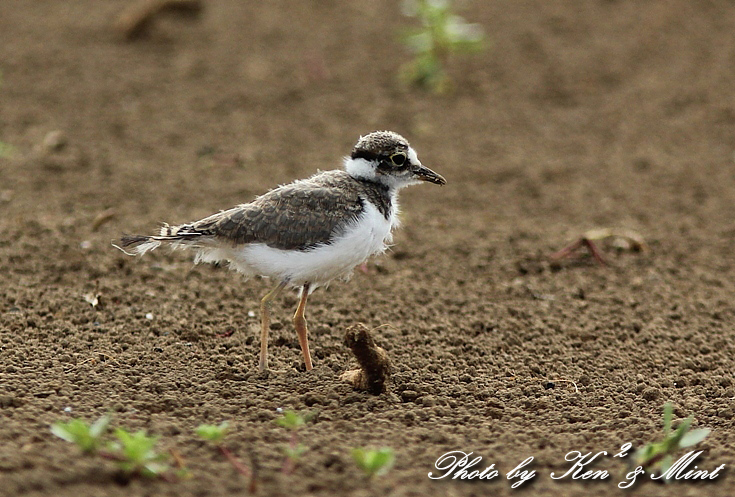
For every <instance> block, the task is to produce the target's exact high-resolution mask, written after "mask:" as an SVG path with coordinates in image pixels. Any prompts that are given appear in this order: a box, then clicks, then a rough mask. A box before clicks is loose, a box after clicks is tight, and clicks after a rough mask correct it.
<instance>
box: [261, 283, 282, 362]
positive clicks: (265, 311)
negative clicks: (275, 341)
mask: <svg viewBox="0 0 735 497" xmlns="http://www.w3.org/2000/svg"><path fill="white" fill-rule="evenodd" d="M285 286H286V282H285V281H282V282H281V283H279V284H278V286H277V287H275V288H274V289H273V290H271V291H270V292H268V293H267V294H265V297H263V299H262V300H261V301H260V363H259V364H258V367H259V368H260V370H261V371H265V370H266V369H268V332H269V331H270V329H271V312H270V303H271V300H273V299H274V298H276V297H278V296H279V295H280V294H281V292H282V291H283V289H284V288H285Z"/></svg>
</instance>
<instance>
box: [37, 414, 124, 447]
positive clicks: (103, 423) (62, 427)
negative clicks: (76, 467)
mask: <svg viewBox="0 0 735 497" xmlns="http://www.w3.org/2000/svg"><path fill="white" fill-rule="evenodd" d="M110 419H111V418H110V416H109V415H104V416H102V417H101V418H100V419H98V420H97V421H95V422H94V423H92V424H91V425H90V424H89V423H87V422H85V421H82V420H81V419H72V420H71V421H68V422H66V423H64V422H63V421H57V422H56V423H54V424H52V425H51V433H53V434H54V435H56V436H57V437H59V438H62V439H64V440H66V441H67V442H71V443H73V444H76V445H77V446H78V447H79V448H80V449H81V451H82V452H84V453H85V454H94V453H95V452H97V450H99V448H100V447H101V446H102V436H103V435H104V434H105V432H106V431H107V427H108V426H109V425H110Z"/></svg>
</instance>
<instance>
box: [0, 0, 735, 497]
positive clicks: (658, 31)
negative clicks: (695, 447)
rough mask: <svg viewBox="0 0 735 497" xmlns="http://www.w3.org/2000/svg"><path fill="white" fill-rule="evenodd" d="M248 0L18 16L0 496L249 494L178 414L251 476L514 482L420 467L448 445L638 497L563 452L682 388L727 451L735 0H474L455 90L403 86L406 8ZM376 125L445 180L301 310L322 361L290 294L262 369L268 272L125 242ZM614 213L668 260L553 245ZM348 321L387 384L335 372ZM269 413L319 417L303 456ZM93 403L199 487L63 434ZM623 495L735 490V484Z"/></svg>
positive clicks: (392, 485) (0, 223)
mask: <svg viewBox="0 0 735 497" xmlns="http://www.w3.org/2000/svg"><path fill="white" fill-rule="evenodd" d="M257 3H259V2H241V1H236V0H217V1H211V2H207V3H206V7H205V9H204V11H203V12H202V13H201V15H200V17H199V18H197V19H191V18H189V19H179V18H177V17H176V16H168V15H167V16H162V17H161V18H160V19H157V22H156V23H155V24H153V25H151V26H149V28H150V30H149V32H148V36H147V37H144V38H141V39H138V40H135V41H133V42H127V41H124V40H123V39H122V37H121V35H120V34H119V33H118V32H116V31H114V28H113V20H114V19H115V16H116V15H117V14H118V13H119V12H120V11H121V10H122V9H123V8H124V7H125V6H126V5H127V4H128V2H126V1H125V0H115V1H107V2H98V1H91V0H85V1H76V2H38V1H36V2H30V1H26V2H20V1H13V2H5V5H4V6H3V9H2V14H0V69H1V70H2V75H3V81H2V87H0V139H1V140H2V141H3V142H6V143H9V144H11V145H12V146H13V147H14V149H15V152H14V155H13V157H12V158H10V159H0V274H1V275H2V276H0V281H2V283H0V419H2V421H1V422H0V494H3V495H46V496H51V495H53V496H62V497H63V496H79V495H121V496H122V495H125V496H138V495H141V496H142V495H176V496H195V495H196V496H199V495H233V494H236V495H247V490H248V480H247V478H245V477H242V476H240V475H239V474H238V473H237V472H236V471H235V470H234V469H233V467H232V466H231V465H230V464H229V463H228V462H227V461H226V460H225V459H224V458H223V457H221V455H220V454H219V453H218V452H216V451H215V450H214V449H212V448H211V447H208V446H206V445H204V444H203V443H202V442H200V441H198V440H197V437H196V436H195V435H194V434H193V429H194V428H195V427H196V426H198V425H199V424H201V423H218V422H220V421H223V420H230V422H231V424H232V427H233V431H232V433H231V435H229V436H228V438H227V440H226V442H227V445H228V446H229V447H230V449H231V450H232V451H233V452H234V453H235V454H237V456H238V457H240V459H242V460H243V462H244V463H245V464H246V465H248V466H249V465H250V464H251V462H250V457H249V454H251V453H252V455H253V457H254V458H255V460H256V461H257V464H258V466H259V471H258V490H257V492H258V495H356V496H363V495H395V496H398V495H420V496H424V495H478V496H479V495H489V494H490V493H493V494H497V495H505V494H510V493H513V491H512V490H511V489H510V482H508V481H507V480H505V478H504V475H503V474H501V476H500V477H499V478H497V479H495V480H492V481H489V482H479V481H475V482H466V481H465V482H462V481H454V482H450V481H445V480H442V481H433V480H430V479H429V478H428V476H427V475H428V473H429V472H430V471H432V470H433V471H436V470H435V469H434V468H433V465H434V462H435V461H436V460H437V458H438V457H439V456H441V455H442V454H444V453H445V452H448V451H452V450H463V451H467V452H469V451H474V452H475V454H477V455H481V456H483V457H484V460H483V463H482V464H483V466H482V467H484V466H486V465H489V464H491V463H495V464H496V467H497V468H498V469H499V470H500V471H501V473H505V472H508V471H510V470H511V469H512V468H513V467H514V466H515V465H516V464H518V463H519V462H520V461H522V460H524V459H525V458H526V457H528V456H535V458H536V459H535V462H534V466H533V469H535V470H536V471H537V473H538V475H537V477H536V478H535V480H534V482H533V483H532V484H528V485H527V486H528V488H527V490H526V491H525V492H524V495H562V494H563V495H579V496H582V495H589V494H595V495H612V494H614V495H619V494H621V493H622V491H621V490H619V489H618V488H617V486H616V485H617V482H618V481H620V480H621V478H620V477H619V476H620V474H621V472H623V471H624V469H625V463H624V462H623V461H621V460H619V459H613V458H607V459H606V460H604V461H602V462H601V463H599V464H598V465H596V466H595V468H596V469H607V470H609V471H610V472H611V473H612V476H611V478H610V479H608V480H606V481H601V482H588V483H586V484H585V483H579V482H573V483H564V482H560V481H555V480H552V479H551V478H550V475H549V474H550V472H552V471H554V472H560V471H564V470H565V468H567V467H568V466H569V463H566V462H565V461H564V456H565V454H567V452H569V451H572V450H579V451H583V452H587V451H602V450H607V451H610V452H612V451H615V450H616V449H618V448H619V447H620V446H621V445H622V444H623V443H625V442H632V443H634V444H635V445H638V446H640V445H641V444H643V443H645V442H647V441H652V440H654V439H656V438H657V437H658V436H659V434H660V426H661V412H662V406H663V404H664V403H665V402H669V401H670V402H672V403H673V404H674V406H675V413H676V417H677V418H680V417H685V416H687V415H689V414H691V415H693V416H694V417H695V418H696V421H695V425H696V426H702V427H708V428H711V429H712V434H711V435H710V436H709V438H708V439H707V440H706V441H705V442H703V443H702V444H701V448H702V449H703V450H704V453H703V454H702V457H701V458H700V460H699V461H698V463H697V464H698V465H699V466H700V467H701V468H705V469H714V468H715V467H717V466H718V465H720V464H725V465H726V469H731V468H730V466H731V465H733V464H735V417H734V416H735V412H734V411H735V407H734V405H733V403H734V402H735V400H733V398H735V377H734V376H733V373H735V339H734V333H733V320H734V319H735V308H734V307H733V302H734V301H735V256H734V255H733V241H734V239H735V221H734V220H735V173H734V172H733V171H734V170H735V165H734V164H733V160H734V157H733V151H735V83H734V82H733V74H734V70H735V30H733V26H735V5H733V3H732V2H728V1H726V0H713V1H696V2H695V1H690V0H680V1H671V2H656V1H651V2H641V1H633V0H618V1H603V0H599V1H574V2H544V1H536V2H533V1H513V2H474V3H471V2H458V5H459V6H460V7H461V13H462V15H464V16H465V17H466V18H467V19H469V20H472V21H475V22H480V23H482V24H483V26H484V28H485V31H486V33H488V35H489V38H490V39H491V41H492V47H491V49H490V50H488V51H486V52H485V53H483V54H482V55H480V56H474V57H473V56H469V57H461V58H458V59H457V60H455V61H454V62H452V63H451V64H450V72H451V74H452V75H453V76H454V78H455V83H456V91H455V92H454V93H453V94H450V95H447V96H441V97H436V96H432V95H428V94H425V93H422V92H418V91H410V90H407V89H404V88H402V87H401V86H400V85H399V84H397V82H396V73H397V70H398V68H399V67H400V65H401V64H402V63H403V62H405V61H406V60H407V54H406V52H405V51H404V49H403V47H402V46H401V45H400V42H399V41H398V35H399V34H400V33H401V30H402V29H403V28H404V27H405V26H406V25H407V24H409V23H408V22H407V21H405V20H404V18H403V17H402V16H401V15H400V12H399V8H398V6H397V2H390V1H378V2H337V1H322V2H287V1H276V2H265V3H263V5H264V6H256V4H257ZM374 129H392V130H395V131H397V132H399V133H401V134H403V135H405V136H406V137H407V138H408V139H409V140H411V142H412V144H413V145H414V147H415V148H416V149H417V150H418V151H419V154H420V157H421V158H422V160H423V162H424V163H425V164H427V165H428V166H430V167H432V168H434V169H435V170H436V171H437V172H439V173H441V174H442V175H444V176H445V177H446V178H447V180H448V185H447V186H446V187H444V188H439V187H436V186H433V185H422V186H417V187H412V188H410V189H408V190H406V191H405V192H404V194H403V195H402V208H403V212H404V215H403V221H404V228H403V229H402V230H401V231H400V232H399V233H398V234H397V236H396V239H395V247H394V248H393V250H392V251H391V252H390V253H389V254H387V255H386V256H384V257H382V258H380V259H378V260H376V261H375V262H374V263H372V264H371V265H370V266H369V270H368V271H367V272H361V271H358V272H357V273H356V275H355V277H354V278H353V279H352V281H351V282H349V283H336V284H333V285H332V286H331V287H330V288H329V289H327V290H320V291H319V292H317V293H315V294H314V295H313V296H312V298H311V299H310V304H309V307H308V309H307V313H308V318H309V322H310V326H311V346H312V351H313V355H314V360H315V368H314V370H313V371H312V372H310V373H305V372H303V371H302V366H301V355H300V351H299V347H298V342H297V339H296V334H295V333H294V331H293V329H292V326H291V324H290V315H291V313H292V312H293V309H294V307H295V303H296V300H295V298H294V297H293V296H287V297H285V298H283V299H281V300H280V301H279V303H277V304H276V305H275V306H274V316H275V321H276V322H274V325H273V332H272V333H271V340H272V342H271V348H270V360H271V365H272V367H273V368H274V369H276V370H281V371H282V372H280V373H278V372H275V373H271V374H268V375H261V374H258V373H257V367H256V363H257V351H258V317H257V306H258V301H259V298H260V297H261V296H262V295H263V294H264V293H265V292H266V291H267V289H268V287H269V284H268V283H267V282H265V281H259V280H253V281H249V282H243V281H242V280H241V278H240V277H239V276H238V275H237V274H234V273H230V272H228V271H226V270H224V269H222V268H216V267H211V266H198V267H192V264H191V259H190V258H187V257H186V256H185V255H184V254H181V253H174V254H169V253H166V252H165V251H157V252H156V253H154V254H151V255H148V256H146V257H145V258H143V259H134V258H128V257H126V256H125V255H123V254H122V253H120V252H119V251H117V250H115V249H114V248H112V247H111V246H110V241H111V240H112V239H115V238H117V237H118V236H119V235H120V234H121V233H122V232H147V231H150V230H152V229H155V227H156V226H157V225H158V223H159V222H161V221H169V222H184V221H189V220H192V219H196V218H198V217H200V216H204V215H207V214H210V213H211V212H214V211H216V210H218V209H220V208H225V207H229V206H232V205H235V204H237V203H240V202H243V201H247V200H248V199H250V198H252V197H253V196H255V195H256V194H259V193H262V192H263V191H265V190H267V189H268V188H270V187H272V186H274V185H276V184H279V183H283V182H287V181H290V180H292V179H294V178H298V177H303V176H307V175H310V174H312V173H313V172H315V171H316V170H317V169H329V168H334V167H338V165H339V162H340V157H341V156H342V155H345V154H346V153H347V152H348V151H349V150H350V147H351V146H352V145H353V143H354V142H355V140H356V138H357V137H358V135H359V134H361V133H363V134H364V133H366V132H368V131H371V130H374ZM54 131H60V132H61V134H60V135H59V134H57V135H51V136H49V135H48V134H49V133H51V132H54ZM108 209H114V211H111V212H105V211H106V210H108ZM98 216H102V217H98ZM109 216H112V217H111V219H109V220H107V222H105V219H104V218H105V217H109ZM93 227H98V229H97V230H96V231H95V230H94V229H93ZM596 227H620V228H625V229H632V230H635V231H637V232H639V233H640V234H641V235H642V236H643V237H644V238H645V240H646V241H647V242H648V244H649V245H650V248H651V250H650V252H647V253H641V254H638V253H631V252H629V251H624V250H616V249H615V248H614V247H607V248H606V249H605V255H606V257H607V259H608V262H609V265H608V266H606V267H603V266H600V265H598V264H597V263H595V261H594V260H593V259H592V258H590V257H589V256H585V255H582V256H581V257H580V258H578V259H571V260H568V261H564V262H562V263H561V264H558V265H552V264H550V263H549V261H548V255H549V254H551V253H553V252H554V251H555V250H558V249H559V248H561V247H563V246H564V245H565V244H568V243H571V242H572V241H574V239H575V238H577V237H579V236H580V235H581V234H582V233H583V232H585V231H586V230H588V229H591V228H596ZM89 294H92V296H94V295H97V294H98V295H99V304H98V305H97V306H96V307H93V306H92V305H90V303H88V302H87V301H86V300H85V298H84V296H85V295H88V296H89ZM250 311H255V313H256V314H251V313H250ZM150 317H152V319H148V318H150ZM357 322H363V323H365V324H366V325H368V326H369V327H370V328H371V329H372V328H376V329H375V330H374V331H373V336H374V337H375V339H376V342H377V344H378V345H380V346H382V347H384V348H385V349H386V350H387V352H388V354H389V356H390V359H391V361H392V363H393V367H394V373H393V375H392V378H391V383H390V385H389V387H388V391H387V392H386V393H384V394H381V395H379V396H373V395H371V394H369V393H363V392H355V391H353V389H352V388H351V387H350V386H349V385H347V384H346V383H344V382H342V381H340V375H341V374H342V373H343V372H344V371H346V370H349V369H354V368H355V367H356V361H355V360H354V358H352V357H351V354H350V351H349V350H348V349H347V347H346V346H345V345H344V343H343V335H344V331H345V330H346V328H347V327H348V326H350V325H353V324H355V323H357ZM228 334H229V336H227V335H228ZM67 408H68V409H67ZM279 408H282V409H296V410H300V411H310V412H312V413H315V414H316V417H315V419H314V421H313V422H312V423H310V424H308V425H307V426H306V427H305V428H304V429H303V430H302V431H301V434H300V441H301V443H303V444H304V445H305V446H306V447H307V449H308V452H307V453H306V454H305V455H304V457H303V458H302V460H301V463H300V465H299V466H298V467H297V468H296V470H295V471H294V472H293V473H292V474H283V473H282V472H281V467H282V462H283V455H282V452H281V450H282V447H283V446H284V445H286V444H287V443H288V440H289V435H288V434H287V433H286V432H285V430H284V429H283V428H281V427H279V426H277V425H275V424H274V423H273V420H274V419H275V418H276V417H277V416H278V413H277V409H279ZM68 411H70V412H68ZM106 412H112V413H113V418H114V424H115V425H116V426H124V427H126V428H128V429H130V430H138V429H145V430H147V431H148V432H150V433H155V434H158V435H160V436H161V439H160V442H159V445H160V447H161V448H162V450H169V449H173V450H175V451H176V452H177V453H178V454H180V456H181V458H183V460H184V461H185V462H186V465H187V466H188V467H189V469H190V472H191V478H189V479H184V480H181V481H176V482H167V481H161V480H142V479H134V480H133V481H131V482H128V483H127V484H125V482H121V480H120V478H119V477H118V476H117V475H116V473H115V469H114V465H113V464H112V463H110V462H109V461H104V460H99V459H95V458H85V457H81V456H80V455H79V454H78V452H77V450H76V449H75V448H74V447H72V446H70V444H67V443H66V442H63V441H61V440H60V439H56V438H55V437H54V436H53V435H51V433H50V432H49V425H50V423H52V422H54V421H56V420H64V419H70V418H72V417H81V418H84V419H90V420H91V419H95V418H97V417H99V416H101V415H102V414H104V413H106ZM382 445H387V446H391V447H393V448H394V449H395V450H396V454H397V461H396V464H395V467H394V468H393V469H392V470H391V472H389V473H388V474H387V475H386V476H384V477H379V478H377V479H375V480H374V481H372V482H368V481H366V480H365V479H364V478H363V477H362V476H360V474H359V472H358V470H357V468H356V467H355V465H354V463H353V462H352V459H351V457H350V450H351V448H353V447H358V446H382ZM635 493H640V494H645V495H654V496H655V495H674V494H675V495H733V494H735V472H733V471H732V470H730V471H727V472H725V473H724V474H723V475H722V476H720V477H719V478H718V479H717V480H715V481H714V482H709V483H705V484H694V483H691V482H680V483H678V484H676V485H675V486H674V487H671V486H669V487H665V486H663V485H658V484H655V483H652V482H646V483H643V484H642V485H640V486H638V487H637V488H636V492H635Z"/></svg>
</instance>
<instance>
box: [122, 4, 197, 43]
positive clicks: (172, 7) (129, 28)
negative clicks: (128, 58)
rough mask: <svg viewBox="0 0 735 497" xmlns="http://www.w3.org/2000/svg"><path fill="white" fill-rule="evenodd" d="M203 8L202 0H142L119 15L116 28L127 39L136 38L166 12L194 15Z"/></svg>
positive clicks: (143, 33) (144, 32)
mask: <svg viewBox="0 0 735 497" xmlns="http://www.w3.org/2000/svg"><path fill="white" fill-rule="evenodd" d="M202 8H203V3H202V1H201V0H140V1H139V2H136V3H133V4H132V5H131V6H129V7H128V8H127V9H125V10H124V11H123V12H122V13H121V14H120V15H119V16H118V17H117V19H116V20H115V25H114V29H115V30H116V31H117V32H118V33H120V34H121V35H122V36H123V37H124V38H125V39H126V40H134V39H136V38H140V37H141V36H143V35H145V34H146V32H147V31H148V29H150V26H151V24H153V19H155V18H156V17H157V16H158V15H160V14H162V13H164V12H173V13H177V14H182V15H186V16H188V17H194V16H196V15H198V14H199V13H200V12H201V10H202Z"/></svg>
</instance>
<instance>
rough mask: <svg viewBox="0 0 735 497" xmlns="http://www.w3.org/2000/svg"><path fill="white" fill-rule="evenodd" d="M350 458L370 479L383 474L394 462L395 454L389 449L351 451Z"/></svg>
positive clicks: (357, 449)
mask: <svg viewBox="0 0 735 497" xmlns="http://www.w3.org/2000/svg"><path fill="white" fill-rule="evenodd" d="M352 458H353V459H354V460H355V463H356V464H357V466H358V467H359V468H360V469H362V470H363V471H364V472H365V474H367V475H368V476H369V477H370V478H372V477H373V476H375V475H383V474H385V473H386V472H387V471H388V470H389V469H390V468H391V467H392V466H393V463H394V462H395V458H396V457H395V453H394V452H393V449H391V448H389V447H383V448H380V449H363V448H355V449H352Z"/></svg>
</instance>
